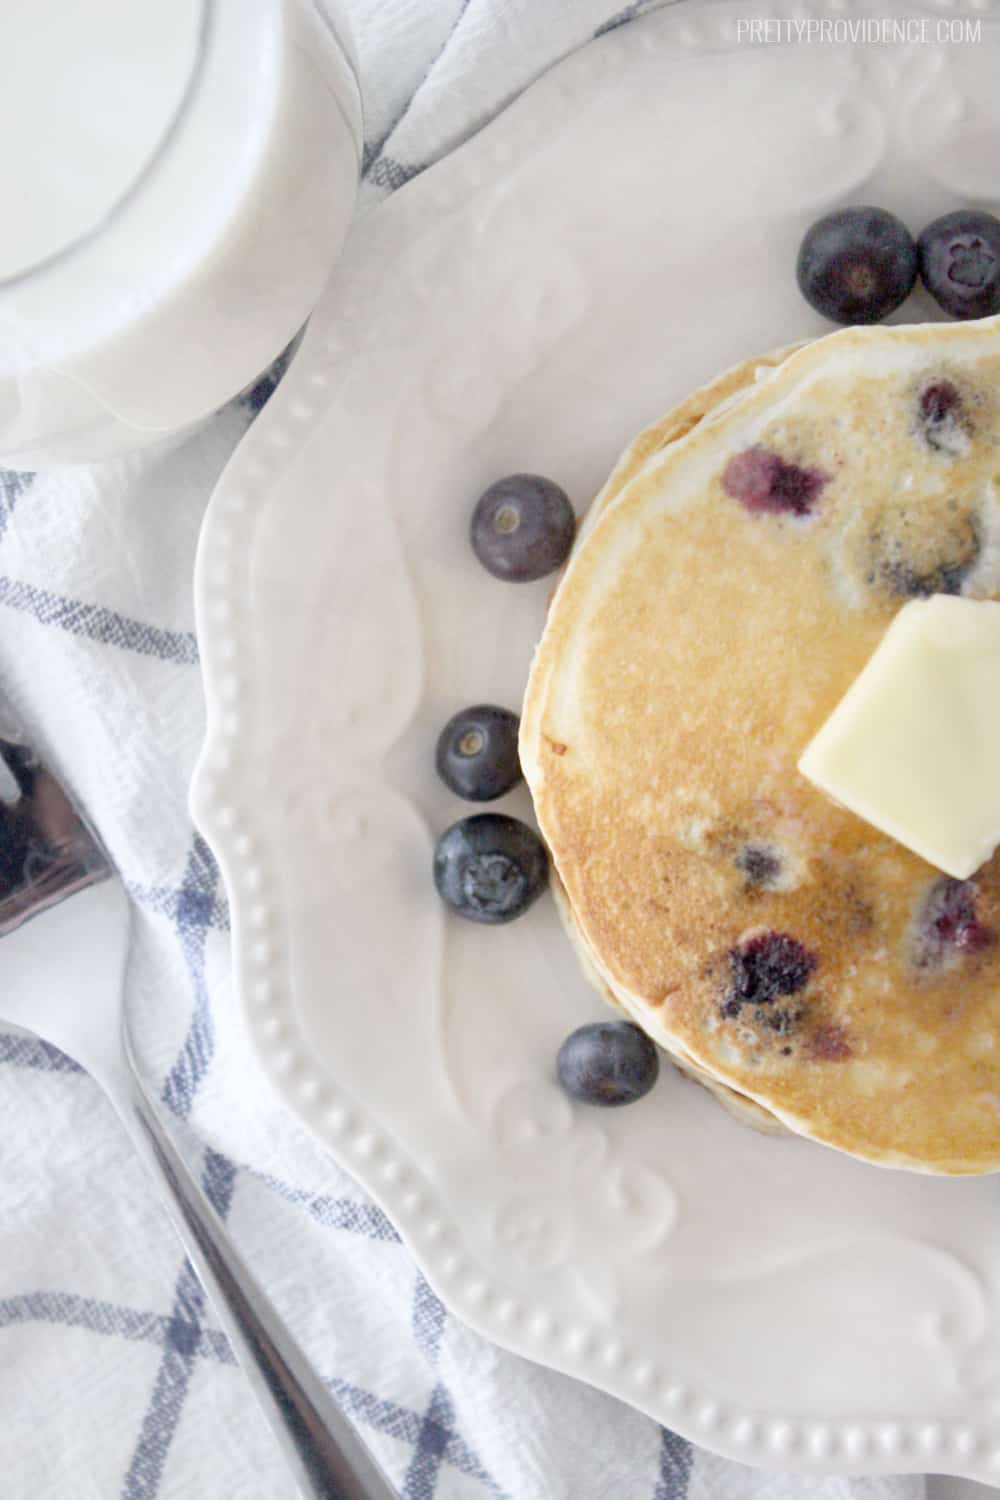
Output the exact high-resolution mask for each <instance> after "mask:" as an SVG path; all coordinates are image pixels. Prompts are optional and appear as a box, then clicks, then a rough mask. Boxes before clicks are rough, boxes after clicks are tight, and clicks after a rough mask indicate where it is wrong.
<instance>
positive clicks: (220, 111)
mask: <svg viewBox="0 0 1000 1500" xmlns="http://www.w3.org/2000/svg"><path fill="white" fill-rule="evenodd" d="M336 6H337V0H71V3H67V0H0V141H2V142H3V147H2V152H0V184H2V189H3V205H4V216H3V217H4V224H3V230H2V232H0V466H4V467H8V468H15V469H35V468H39V467H43V466H45V465H51V464H59V463H75V462H78V461H82V460H92V459H100V458H104V457H107V456H110V455H112V454H115V453H120V452H123V451H126V450H128V449H131V448H138V447H141V446H143V445H145V444H148V443H153V442H156V441H158V440H160V439H162V438H164V437H166V436H168V435H174V434H177V433H179V432H182V431H184V430H185V429H186V428H189V427H191V426H192V425H194V424H195V423H197V422H199V421H200V420H202V419H203V418H204V417H206V416H207V415H209V414H210V413H211V412H212V411H214V410H215V409H216V408H217V407H219V406H221V405H222V404H223V403H224V402H225V401H227V400H228V399H229V398H230V397H232V396H233V395H235V394H236V393H237V392H238V391H239V390H241V389H242V388H243V387H244V386H246V385H247V384H248V383H249V382H251V381H252V380H253V379H254V377H255V376H256V375H257V374H259V372H260V371H261V370H263V369H264V368H265V367H266V365H267V364H268V363H269V362H270V360H271V359H273V358H274V356H275V355H276V354H277V353H278V352H279V351H280V350H281V349H282V348H283V347H284V345H285V344H286V343H287V342H288V341H289V340H290V339H291V338H292V336H293V335H294V334H295V333H296V332H297V330H298V329H299V328H300V327H301V326H302V324H303V323H304V321H305V320H306V318H307V317H308V315H309V312H310V310H311V309H312V307H313V305H314V304H315V302H316V299H317V297H318V296H319V293H320V290H321V288H322V286H323V283H324V281H325V280H326V278H327V275H328V273H329V271H330V268H331V266H332V264H333V262H334V260H335V258H336V255H337V252H338V250H339V249H340V246H341V243H342V241H343V239H344V236H345V234H346V232H347V227H348V224H349V222H350V218H351V214H352V210H353V206H354V197H355V191H356V187H357V180H358V170H359V159H360V143H361V110H360V93H359V89H358V83H357V74H356V70H355V65H354V61H353V54H352V51H351V48H350V42H349V39H348V34H347V29H346V27H345V25H344V22H343V18H342V16H341V14H340V13H339V11H338V10H337V9H336Z"/></svg>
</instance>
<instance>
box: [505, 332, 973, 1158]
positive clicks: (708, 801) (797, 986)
mask: <svg viewBox="0 0 1000 1500" xmlns="http://www.w3.org/2000/svg"><path fill="white" fill-rule="evenodd" d="M935 593H945V594H962V595H965V596H966V597H970V598H996V597H1000V320H998V319H992V320H988V321H983V322H979V323H965V324H955V325H947V326H942V325H929V326H924V327H919V328H910V327H905V328H904V327H897V328H865V329H860V328H852V329H845V330H843V331H841V332H838V333H834V334H831V335H829V336H828V337H826V338H824V339H820V340H818V341H816V342H815V343H813V344H810V345H808V346H807V347H804V348H799V349H796V350H793V351H792V352H790V353H787V352H786V353H785V355H784V356H782V355H777V356H771V357H768V358H767V359H764V360H761V361H756V362H753V363H748V364H747V365H746V366H743V367H741V368H740V369H739V370H737V371H733V372H730V373H729V374H728V375H726V376H723V377H721V378H720V380H719V381H717V382H715V383H714V385H713V386H710V387H708V388H706V390H705V391H703V392H699V393H698V394H697V395H696V396H695V397H692V398H691V399H690V400H689V401H688V402H685V403H684V404H683V406H682V407H679V408H677V409H676V410H675V412H673V413H671V414H670V415H669V416H668V417H667V418H665V419H664V420H663V422H661V423H658V424H656V426H655V427H653V428H651V429H648V430H647V432H646V433H644V434H642V435H641V437H640V438H639V439H637V440H636V443H635V444H634V445H633V447H632V448H631V449H630V450H629V451H628V453H627V454H626V456H625V458H624V459H623V460H622V462H621V463H620V464H619V465H618V467H617V469H616V470H615V472H614V474H613V475H612V478H611V480H610V481H609V483H608V485H607V486H606V488H605V490H604V491H603V492H602V494H601V496H600V497H599V502H598V505H597V506H596V507H595V512H594V514H593V515H592V517H591V518H590V520H589V521H588V524H587V525H586V526H585V527H584V529H583V531H582V533H581V540H580V542H579V544H578V546H577V549H576V551H575V553H574V555H573V558H572V560H571V562H570V565H569V567H568V569H567V571H566V573H565V575H564V577H563V580H562V582H561V584H560V586H559V589H558V591H557V593H556V596H555V599H554V600H553V604H552V608H551V610H550V614H549V619H548V622H547V625H546V629H545V633H544V636H543V638H542V641H541V643H540V645H539V648H538V652H537V654H536V658H535V662H534V664H533V667H532V672H531V678H530V682H529V686H528V692H527V697H526V701H525V706H524V715H523V719H522V729H521V761H522V765H523V768H524V771H525V775H526V777H527V779H528V782H529V785H530V787H531V790H532V794H533V796H534V800H535V807H536V811H537V814H538V819H539V822H540V825H541V828H542V831H543V833H544V835H545V837H546V839H547V841H548V843H549V846H550V849H551V852H552V855H553V859H554V863H555V866H556V869H557V871H558V875H559V880H560V882H561V885H562V887H563V888H564V892H565V898H566V902H567V904H568V908H569V913H570V917H571V923H572V927H573V929H574V933H575V937H576V939H577V940H578V942H579V944H580V947H581V950H582V951H583V953H584V954H585V956H586V958H587V960H588V962H589V964H590V965H591V966H592V967H593V969H594V970H595V971H596V972H597V973H598V974H599V975H600V977H601V980H602V981H603V984H604V986H605V987H606V988H607V990H608V991H609V992H610V993H611V994H612V995H613V996H614V998H615V999H616V1000H617V1001H618V1003H619V1004H620V1005H622V1006H623V1008H624V1009H625V1010H626V1011H627V1012H628V1013H629V1014H630V1015H631V1016H632V1017H633V1018H634V1019H635V1020H636V1021H637V1022H638V1023H639V1024H640V1025H642V1026H643V1027H644V1028H645V1029H646V1030H647V1031H648V1032H649V1033H650V1035H651V1036H653V1037H654V1039H655V1040H657V1041H658V1042H660V1043H662V1045H663V1046H665V1047H666V1048H667V1049H668V1050H670V1051H671V1052H672V1053H673V1054H674V1055H675V1056H677V1057H679V1058H680V1059H681V1060H682V1061H683V1062H684V1064H685V1065H686V1066H688V1067H690V1068H692V1069H693V1070H695V1071H696V1072H697V1073H700V1074H701V1075H705V1076H707V1078H709V1079H711V1080H715V1081H716V1082H717V1083H718V1084H722V1085H724V1086H725V1087H726V1089H728V1090H730V1091H733V1092H735V1094H737V1095H739V1096H743V1097H744V1098H745V1099H747V1100H750V1101H752V1102H753V1103H755V1104H756V1105H757V1106H760V1107H762V1109H763V1110H764V1111H766V1112H767V1113H768V1114H770V1115H771V1116H773V1117H775V1118H776V1119H777V1120H778V1121H780V1122H781V1123H783V1124H784V1125H786V1126H787V1127H789V1128H790V1129H792V1130H794V1131H797V1132H799V1133H801V1134H803V1135H807V1136H809V1137H811V1138H813V1139H815V1140H818V1141H822V1142H824V1143H826V1144H828V1145H831V1146H835V1147H838V1148H840V1149H842V1150H844V1151H848V1152H851V1153H853V1154H854V1155H857V1156H860V1157H864V1158H866V1159H867V1160H870V1161H875V1162H880V1163H884V1164H886V1165H895V1166H906V1167H912V1168H917V1169H921V1170H925V1171H933V1172H945V1173H955V1174H958V1173H976V1172H988V1171H994V1170H997V1169H1000V1036H998V1034H1000V859H998V858H994V859H993V860H991V861H990V862H989V863H988V864H987V865H985V866H983V867H982V868H981V869H980V870H979V871H978V872H977V873H976V875H975V876H974V877H973V878H972V879H971V880H967V881H956V880H951V879H949V878H947V877H945V876H942V875H941V874H940V872H938V871H937V870H935V869H934V868H933V867H932V866H930V865H928V864H926V863H925V862H924V861H923V860H922V859H920V858H919V857H918V856H917V855H915V854H912V853H911V852H909V851H908V850H907V849H905V848H903V847H902V846H901V845H899V844H897V843H895V842H894V841H893V840H892V839H890V838H888V837H886V836H884V835H882V834H880V833H878V832H877V831H876V830H874V829H873V828H871V827H870V826H869V825H868V824H866V823H864V822H863V821H861V820H860V819H858V818H857V817H855V816H854V815H853V814H851V813H849V812H848V811H846V810H845V809H843V808H841V807H838V806H837V805H836V804H835V803H834V802H832V801H831V800H830V799H828V798H827V797H825V796H824V795H823V794H822V793H821V792H819V791H818V790H817V789H816V788H815V787H814V786H812V785H811V784H810V783H809V782H807V781H806V780H805V779H804V778H803V777H802V776H801V775H800V774H799V773H798V771H797V770H796V764H797V761H798V759H799V756H800V755H801V753H802V751H803V749H804V748H805V746H806V745H807V744H808V743H809V741H810V740H811V739H812V737H813V736H814V734H815V733H816V731H817V730H818V729H819V728H820V726H821V725H822V724H823V723H824V722H825V720H826V719H827V718H828V716H829V714H830V713H831V711H832V709H833V708H834V706H835V705H836V704H837V703H838V702H839V700H840V699H841V698H842V697H843V695H844V693H845V692H846V690H847V689H848V687H850V685H851V684H852V682H853V681H854V680H855V678H856V677H857V675H858V673H859V672H860V670H861V669H862V667H863V666H864V665H865V663H866V662H867V661H868V659H869V658H870V656H871V655H872V652H873V651H874V650H875V648H876V647H877V646H878V644H879V642H880V640H881V639H882V636H883V635H884V633H885V630H886V628H887V626H888V624H889V623H890V621H891V620H892V619H893V617H894V615H895V614H896V612H897V611H898V610H899V609H900V608H901V607H902V605H903V604H904V603H905V602H906V601H907V600H909V599H911V598H915V597H921V596H926V595H931V594H935Z"/></svg>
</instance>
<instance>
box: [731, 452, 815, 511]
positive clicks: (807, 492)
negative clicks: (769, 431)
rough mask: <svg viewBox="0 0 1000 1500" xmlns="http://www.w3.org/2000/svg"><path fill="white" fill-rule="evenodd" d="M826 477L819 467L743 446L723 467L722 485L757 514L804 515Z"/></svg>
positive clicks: (810, 507) (812, 503)
mask: <svg viewBox="0 0 1000 1500" xmlns="http://www.w3.org/2000/svg"><path fill="white" fill-rule="evenodd" d="M829 477H830V476H829V475H828V474H824V473H823V471H822V469H804V468H802V467H801V466H800V465H799V464H790V463H788V462H787V461H786V460H785V459H783V458H782V457H781V456H780V455H779V454H777V453H771V452H770V451H769V450H768V449H767V448H745V449H744V450H743V452H742V453H735V454H734V455H733V457H732V458H731V459H730V460H729V462H728V463H727V464H726V467H725V468H724V469H723V471H722V488H723V489H724V490H725V492H726V494H727V495H731V496H732V498H733V499H734V500H738V501H739V502H740V504H741V505H745V506H746V508H747V510H749V511H753V512H755V513H757V514H762V513H763V514H770V515H780V514H781V513H782V512H784V513H785V514H787V515H792V516H807V515H809V513H810V512H811V510H812V508H813V506H814V505H815V504H816V501H817V500H818V499H819V497H820V495H821V494H822V492H823V487H824V485H825V484H826V483H827V481H828V479H829Z"/></svg>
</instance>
